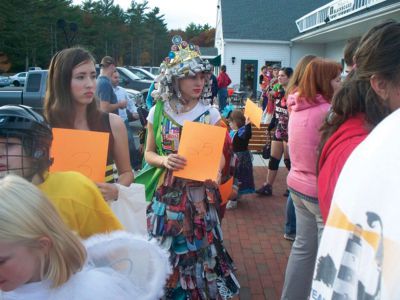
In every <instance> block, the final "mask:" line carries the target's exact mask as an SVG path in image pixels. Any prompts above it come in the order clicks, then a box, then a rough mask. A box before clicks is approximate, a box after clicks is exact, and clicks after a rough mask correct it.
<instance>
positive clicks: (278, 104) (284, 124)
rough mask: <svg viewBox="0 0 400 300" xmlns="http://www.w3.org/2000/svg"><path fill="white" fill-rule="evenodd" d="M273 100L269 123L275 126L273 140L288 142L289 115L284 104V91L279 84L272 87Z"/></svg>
mask: <svg viewBox="0 0 400 300" xmlns="http://www.w3.org/2000/svg"><path fill="white" fill-rule="evenodd" d="M273 91H274V94H273V99H274V101H275V111H274V116H273V119H272V121H271V123H273V124H275V126H276V129H275V134H274V136H273V140H275V141H285V142H287V141H288V124H289V113H288V108H287V103H286V97H285V90H284V88H283V87H282V85H280V84H276V85H274V88H273Z"/></svg>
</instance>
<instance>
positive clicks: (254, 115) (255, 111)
mask: <svg viewBox="0 0 400 300" xmlns="http://www.w3.org/2000/svg"><path fill="white" fill-rule="evenodd" d="M262 114H263V111H262V109H261V108H259V107H258V106H257V104H255V103H254V102H253V101H251V100H250V99H249V98H247V101H246V105H245V107H244V115H245V116H246V117H248V118H250V121H251V123H253V124H254V125H255V126H256V127H257V128H261V119H262Z"/></svg>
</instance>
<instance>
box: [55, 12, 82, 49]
mask: <svg viewBox="0 0 400 300" xmlns="http://www.w3.org/2000/svg"><path fill="white" fill-rule="evenodd" d="M57 27H58V28H59V29H61V30H62V31H63V32H64V37H65V42H66V44H67V47H68V48H69V47H71V44H72V42H73V41H74V39H75V37H76V33H77V32H78V24H76V23H74V22H70V23H67V22H66V21H65V20H64V19H58V20H57ZM67 27H69V32H67V29H66V28H67Z"/></svg>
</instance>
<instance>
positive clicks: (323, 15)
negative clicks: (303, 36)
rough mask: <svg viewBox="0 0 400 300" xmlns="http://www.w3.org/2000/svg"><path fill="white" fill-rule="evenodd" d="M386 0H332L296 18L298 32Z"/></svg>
mask: <svg viewBox="0 0 400 300" xmlns="http://www.w3.org/2000/svg"><path fill="white" fill-rule="evenodd" d="M384 1H386V0H334V1H332V2H329V3H328V4H325V5H324V6H321V7H320V8H317V9H316V10H314V11H312V12H310V13H308V14H306V15H305V16H303V17H301V18H300V19H297V20H296V25H297V29H298V30H299V32H305V31H307V30H310V29H312V28H315V27H318V26H321V25H324V24H327V23H329V22H331V21H333V20H338V19H341V18H344V17H346V16H348V15H351V14H353V13H355V12H357V11H360V10H362V9H365V8H367V7H371V6H374V5H376V4H379V3H381V2H384Z"/></svg>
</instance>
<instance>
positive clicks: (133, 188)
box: [108, 183, 147, 236]
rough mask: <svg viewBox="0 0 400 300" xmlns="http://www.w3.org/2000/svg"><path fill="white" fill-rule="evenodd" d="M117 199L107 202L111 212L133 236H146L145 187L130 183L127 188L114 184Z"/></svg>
mask: <svg viewBox="0 0 400 300" xmlns="http://www.w3.org/2000/svg"><path fill="white" fill-rule="evenodd" d="M116 186H117V188H118V199H117V200H116V201H109V202H108V204H109V205H110V207H111V210H112V211H113V212H114V214H115V215H116V216H117V218H118V220H119V221H120V222H121V224H122V225H123V226H124V227H125V230H126V231H128V232H131V233H134V234H139V235H142V236H143V235H147V221H146V208H147V202H146V197H145V187H144V185H143V184H138V183H132V184H131V185H130V186H129V187H127V186H124V185H121V184H118V183H116Z"/></svg>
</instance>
